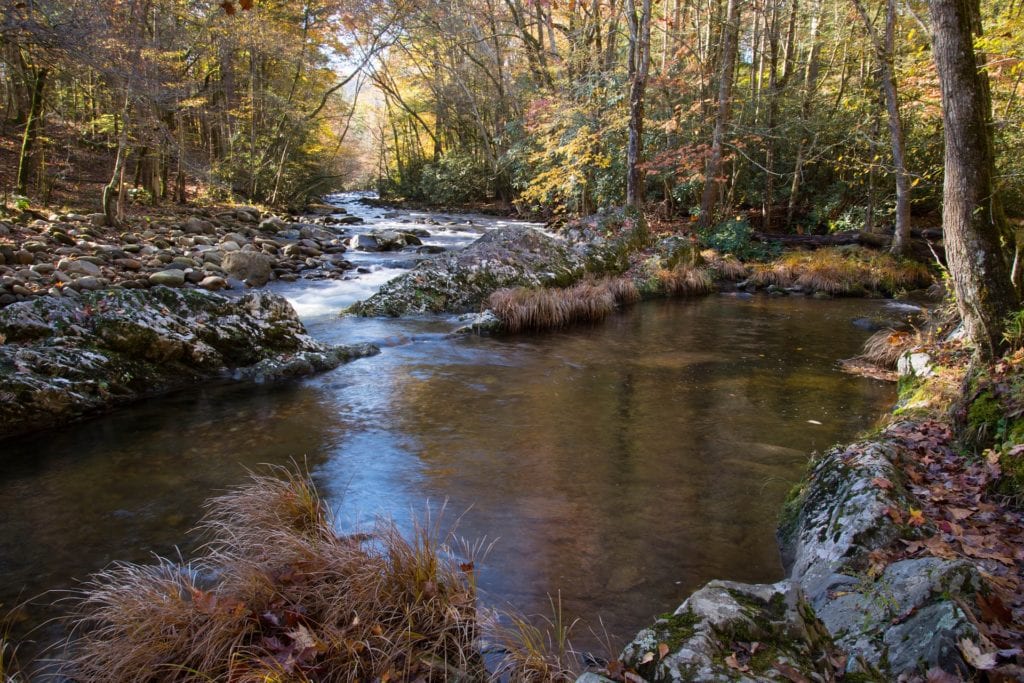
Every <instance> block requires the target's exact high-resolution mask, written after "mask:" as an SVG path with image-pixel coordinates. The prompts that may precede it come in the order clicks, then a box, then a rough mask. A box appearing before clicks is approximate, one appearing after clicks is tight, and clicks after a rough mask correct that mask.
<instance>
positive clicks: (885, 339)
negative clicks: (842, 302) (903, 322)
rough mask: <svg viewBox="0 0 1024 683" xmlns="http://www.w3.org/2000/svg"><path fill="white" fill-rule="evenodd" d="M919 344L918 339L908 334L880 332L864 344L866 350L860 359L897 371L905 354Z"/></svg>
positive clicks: (887, 330)
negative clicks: (897, 365)
mask: <svg viewBox="0 0 1024 683" xmlns="http://www.w3.org/2000/svg"><path fill="white" fill-rule="evenodd" d="M917 342H918V340H917V338H916V337H915V336H914V335H912V334H910V333H908V332H901V331H898V330H893V329H885V330H879V331H878V332H875V333H874V334H873V335H871V336H870V337H868V340H867V341H866V342H864V349H863V351H862V352H861V355H860V356H859V358H860V359H862V360H864V361H867V362H868V363H871V364H873V365H877V366H878V367H881V368H887V369H889V370H895V369H896V364H897V363H898V362H899V360H900V358H901V357H902V356H903V354H904V353H906V352H907V351H909V350H910V349H911V348H913V347H914V345H915V344H916V343H917Z"/></svg>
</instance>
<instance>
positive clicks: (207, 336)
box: [0, 271, 376, 436]
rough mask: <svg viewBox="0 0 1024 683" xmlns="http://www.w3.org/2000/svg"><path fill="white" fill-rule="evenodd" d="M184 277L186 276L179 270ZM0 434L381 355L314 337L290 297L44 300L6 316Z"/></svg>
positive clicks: (146, 294) (148, 294)
mask: <svg viewBox="0 0 1024 683" xmlns="http://www.w3.org/2000/svg"><path fill="white" fill-rule="evenodd" d="M178 272H180V271H178ZM0 335H3V337H4V338H5V339H6V343H4V344H0V368H2V369H3V370H4V372H0V396H3V397H13V396H16V397H17V400H3V401H0V435H3V436H8V435H11V434H16V433H22V432H26V431H30V430H33V429H40V428H44V427H48V426H50V425H54V424H63V423H65V422H66V421H67V420H68V419H72V418H75V417H78V416H81V415H85V414H88V413H91V412H96V411H100V410H106V409H109V408H111V407H113V406H116V405H118V404H121V403H125V402H128V401H132V400H135V399H138V398H141V397H144V396H150V395H152V394H154V393H159V392H162V391H169V390H173V389H178V388H182V387H186V386H193V385H194V384H195V383H196V382H197V381H203V380H207V379H215V378H235V379H245V380H263V381H265V380H270V379H282V378H287V377H292V376H299V375H302V374H308V373H310V372H314V371H319V370H326V369H329V368H332V367H336V366H337V365H338V364H340V363H342V362H346V361H348V360H352V359H355V358H358V357H361V356H364V355H368V354H371V353H375V352H376V349H375V348H374V347H372V346H368V345H361V346H355V347H330V346H326V345H324V344H321V343H319V342H317V341H315V340H313V339H312V338H310V337H309V336H307V335H306V333H305V330H304V328H303V327H302V324H301V323H300V322H299V319H298V317H297V316H296V314H295V311H294V310H293V309H292V308H291V306H290V305H289V304H288V302H287V301H286V300H285V299H283V298H282V297H279V296H275V295H272V294H267V293H256V292H253V293H249V294H246V295H245V296H243V297H242V298H240V299H237V300H231V299H227V298H225V297H222V296H220V295H216V294H211V293H207V292H202V291H200V290H177V289H169V288H166V287H153V288H152V289H147V290H105V291H98V292H84V293H81V294H80V295H78V297H77V298H72V297H70V296H61V297H59V298H57V297H42V298H38V299H35V300H34V301H29V302H22V303H14V304H11V305H9V306H7V307H6V308H4V309H3V310H0Z"/></svg>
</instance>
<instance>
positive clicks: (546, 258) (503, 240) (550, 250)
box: [348, 226, 587, 316]
mask: <svg viewBox="0 0 1024 683" xmlns="http://www.w3.org/2000/svg"><path fill="white" fill-rule="evenodd" d="M586 272H587V264H586V259H585V257H584V256H582V255H580V254H579V253H577V252H576V251H575V250H574V249H573V247H572V245H571V244H570V243H569V242H567V241H565V240H560V239H557V238H554V237H551V236H549V235H546V234H544V233H542V232H540V231H538V230H535V229H533V228H529V227H522V226H511V227H505V228H501V229H499V230H493V231H491V232H488V233H486V234H485V235H483V236H482V237H480V239H478V240H476V241H475V242H473V243H472V244H471V245H469V246H468V247H467V248H466V249H464V250H463V251H461V252H458V253H454V254H442V255H439V256H437V257H435V258H433V259H430V260H427V261H423V262H421V263H420V264H419V265H418V266H417V267H416V268H414V269H413V270H411V271H410V272H408V273H406V274H405V275H402V276H400V277H398V278H396V279H395V280H392V281H391V282H389V283H387V284H386V285H384V286H383V287H381V289H380V291H379V292H378V293H377V294H374V295H373V296H372V297H370V298H369V299H367V300H366V301H361V302H359V303H356V304H354V305H353V306H351V307H350V308H349V309H348V312H350V313H355V314H357V315H363V316H399V315H404V314H407V313H425V312H429V313H467V312H470V311H475V310H478V309H479V308H480V305H481V304H482V303H483V302H484V301H485V300H486V299H487V297H488V296H490V294H491V293H492V292H494V291H495V290H497V289H501V288H505V287H539V286H547V285H562V286H564V285H568V284H572V283H573V282H575V281H577V280H578V279H580V278H581V277H582V276H583V275H584V274H585V273H586Z"/></svg>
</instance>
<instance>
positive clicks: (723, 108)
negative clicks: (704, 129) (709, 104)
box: [700, 0, 740, 229]
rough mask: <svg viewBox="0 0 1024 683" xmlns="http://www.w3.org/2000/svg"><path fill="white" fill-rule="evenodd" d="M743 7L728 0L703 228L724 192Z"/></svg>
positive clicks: (702, 206)
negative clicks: (725, 155)
mask: <svg viewBox="0 0 1024 683" xmlns="http://www.w3.org/2000/svg"><path fill="white" fill-rule="evenodd" d="M739 29H740V8H739V0H729V4H728V5H727V7H726V11H725V24H724V25H723V27H722V51H721V61H720V64H721V70H720V73H719V81H718V112H717V114H716V116H715V130H714V133H712V136H711V153H710V156H709V158H708V164H707V170H706V173H705V179H704V194H703V196H702V197H701V201H700V227H701V228H702V229H707V228H709V227H711V224H712V223H713V222H714V213H715V207H716V205H717V203H718V195H719V194H720V193H721V191H722V182H721V179H720V178H719V176H720V175H721V174H722V145H723V143H724V141H725V128H726V126H727V125H728V124H729V113H730V110H731V109H732V83H733V76H734V74H735V71H736V52H737V50H738V48H739V41H738V37H739Z"/></svg>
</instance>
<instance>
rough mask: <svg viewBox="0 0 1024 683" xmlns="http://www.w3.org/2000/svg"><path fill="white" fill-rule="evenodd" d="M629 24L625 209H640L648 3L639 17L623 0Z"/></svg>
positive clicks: (633, 6)
mask: <svg viewBox="0 0 1024 683" xmlns="http://www.w3.org/2000/svg"><path fill="white" fill-rule="evenodd" d="M626 17H627V19H628V21H629V44H630V48H631V50H630V52H631V55H630V69H629V70H630V72H631V75H632V79H631V80H630V84H629V142H628V143H627V147H626V206H635V207H639V206H640V205H642V204H643V201H644V177H643V173H641V171H640V162H641V160H642V157H643V144H644V143H643V134H644V90H645V89H646V87H647V73H648V70H649V69H650V65H651V0H643V1H642V3H641V7H640V15H639V16H637V13H636V3H635V2H634V0H626Z"/></svg>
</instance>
